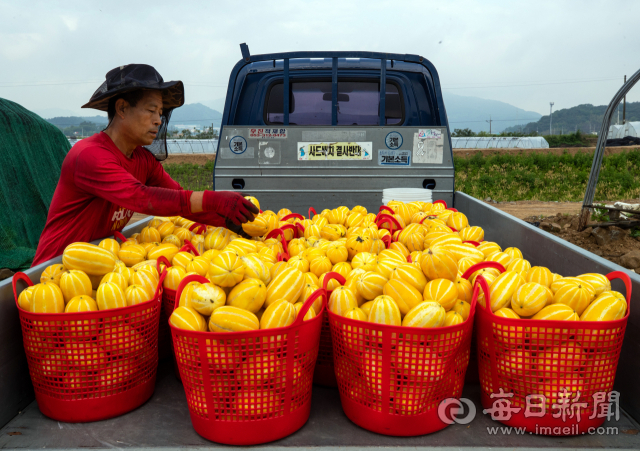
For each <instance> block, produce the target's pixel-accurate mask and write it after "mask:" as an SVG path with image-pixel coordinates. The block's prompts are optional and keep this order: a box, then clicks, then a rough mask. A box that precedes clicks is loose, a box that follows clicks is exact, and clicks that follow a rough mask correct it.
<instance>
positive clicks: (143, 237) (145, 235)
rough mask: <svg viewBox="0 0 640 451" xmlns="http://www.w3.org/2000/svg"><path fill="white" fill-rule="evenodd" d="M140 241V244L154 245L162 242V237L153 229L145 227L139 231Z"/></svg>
mask: <svg viewBox="0 0 640 451" xmlns="http://www.w3.org/2000/svg"><path fill="white" fill-rule="evenodd" d="M140 241H141V242H142V243H156V242H159V241H162V237H161V236H160V232H158V229H156V228H155V227H145V228H143V229H142V230H141V231H140Z"/></svg>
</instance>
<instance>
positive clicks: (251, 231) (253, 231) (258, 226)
mask: <svg viewBox="0 0 640 451" xmlns="http://www.w3.org/2000/svg"><path fill="white" fill-rule="evenodd" d="M242 230H244V231H245V233H246V234H247V235H249V236H264V235H266V234H267V233H269V220H268V218H266V217H265V216H263V215H258V216H256V217H255V218H254V219H253V221H251V222H247V223H244V224H242Z"/></svg>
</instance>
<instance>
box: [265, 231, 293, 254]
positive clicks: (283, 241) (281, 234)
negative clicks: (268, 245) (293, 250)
mask: <svg viewBox="0 0 640 451" xmlns="http://www.w3.org/2000/svg"><path fill="white" fill-rule="evenodd" d="M275 236H279V237H280V243H281V244H282V250H283V254H284V255H285V256H286V257H287V260H289V247H288V246H287V239H286V238H285V237H284V232H283V231H282V229H273V230H272V231H271V232H269V233H267V236H266V238H265V239H267V240H268V239H269V238H273V237H275Z"/></svg>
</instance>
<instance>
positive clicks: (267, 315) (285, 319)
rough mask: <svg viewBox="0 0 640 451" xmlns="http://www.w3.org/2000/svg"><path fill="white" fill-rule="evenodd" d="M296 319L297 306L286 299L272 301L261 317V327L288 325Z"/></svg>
mask: <svg viewBox="0 0 640 451" xmlns="http://www.w3.org/2000/svg"><path fill="white" fill-rule="evenodd" d="M295 320H296V308H295V307H294V306H293V304H292V303H291V302H289V301H288V300H286V299H279V300H276V301H274V302H272V303H271V304H270V305H269V306H268V307H267V308H266V309H265V311H264V313H263V314H262V318H260V329H274V328H277V327H287V326H290V325H291V324H293V322H294V321H295Z"/></svg>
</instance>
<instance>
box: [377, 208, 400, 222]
mask: <svg viewBox="0 0 640 451" xmlns="http://www.w3.org/2000/svg"><path fill="white" fill-rule="evenodd" d="M383 210H384V211H388V212H389V213H391V214H392V215H394V214H396V212H395V211H393V208H391V207H387V206H386V205H380V209H379V210H378V216H380V213H382V211H383ZM377 219H378V218H376V220H377Z"/></svg>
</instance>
